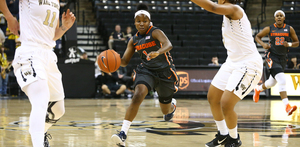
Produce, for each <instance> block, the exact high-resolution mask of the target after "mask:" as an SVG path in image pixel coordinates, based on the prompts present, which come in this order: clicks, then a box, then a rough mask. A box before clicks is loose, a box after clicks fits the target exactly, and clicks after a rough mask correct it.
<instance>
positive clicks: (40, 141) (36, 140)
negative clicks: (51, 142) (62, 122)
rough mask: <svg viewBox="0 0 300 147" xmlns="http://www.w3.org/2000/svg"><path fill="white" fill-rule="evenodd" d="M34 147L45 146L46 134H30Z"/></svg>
mask: <svg viewBox="0 0 300 147" xmlns="http://www.w3.org/2000/svg"><path fill="white" fill-rule="evenodd" d="M30 135H31V141H32V146H34V147H35V146H37V147H41V146H44V133H43V132H34V133H30Z"/></svg>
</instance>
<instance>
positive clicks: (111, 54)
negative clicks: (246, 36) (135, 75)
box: [97, 49, 121, 73]
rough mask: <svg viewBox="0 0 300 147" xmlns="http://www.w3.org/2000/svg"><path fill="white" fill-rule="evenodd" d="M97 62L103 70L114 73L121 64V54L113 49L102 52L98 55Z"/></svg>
mask: <svg viewBox="0 0 300 147" xmlns="http://www.w3.org/2000/svg"><path fill="white" fill-rule="evenodd" d="M97 63H98V66H99V67H100V69H101V71H103V72H106V73H112V72H115V71H117V70H118V69H119V67H120V65H121V57H120V54H118V53H117V52H115V51H114V50H112V49H109V50H106V51H103V52H101V53H100V54H99V55H98V57H97Z"/></svg>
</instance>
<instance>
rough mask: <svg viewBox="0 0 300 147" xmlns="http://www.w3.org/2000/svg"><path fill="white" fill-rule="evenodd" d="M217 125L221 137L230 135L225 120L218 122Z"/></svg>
mask: <svg viewBox="0 0 300 147" xmlns="http://www.w3.org/2000/svg"><path fill="white" fill-rule="evenodd" d="M215 122H216V124H217V128H218V130H219V131H220V134H221V135H227V134H228V129H227V125H226V122H225V119H223V120H221V121H216V120H215Z"/></svg>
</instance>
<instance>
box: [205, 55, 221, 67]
mask: <svg viewBox="0 0 300 147" xmlns="http://www.w3.org/2000/svg"><path fill="white" fill-rule="evenodd" d="M211 62H212V63H209V64H208V66H221V65H222V64H220V63H219V59H218V57H217V56H213V57H212V58H211Z"/></svg>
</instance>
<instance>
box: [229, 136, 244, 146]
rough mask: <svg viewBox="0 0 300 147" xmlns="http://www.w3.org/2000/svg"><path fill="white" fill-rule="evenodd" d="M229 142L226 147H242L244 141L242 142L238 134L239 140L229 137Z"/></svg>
mask: <svg viewBox="0 0 300 147" xmlns="http://www.w3.org/2000/svg"><path fill="white" fill-rule="evenodd" d="M228 138H229V139H228V141H227V143H226V144H225V147H239V146H241V145H242V141H241V140H240V135H239V134H238V138H237V139H233V138H231V137H230V136H229V135H228Z"/></svg>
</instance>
